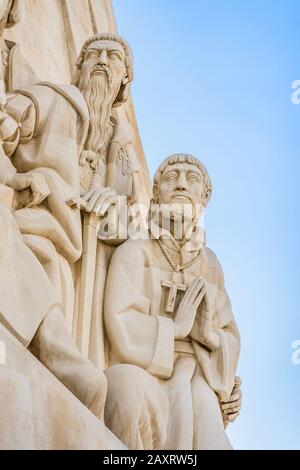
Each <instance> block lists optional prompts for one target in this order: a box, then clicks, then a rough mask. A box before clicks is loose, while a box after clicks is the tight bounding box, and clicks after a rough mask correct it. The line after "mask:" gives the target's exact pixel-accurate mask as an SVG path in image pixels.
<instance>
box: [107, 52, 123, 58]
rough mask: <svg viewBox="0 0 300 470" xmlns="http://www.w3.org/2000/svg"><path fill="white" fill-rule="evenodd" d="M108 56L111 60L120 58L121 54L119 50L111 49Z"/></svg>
mask: <svg viewBox="0 0 300 470" xmlns="http://www.w3.org/2000/svg"><path fill="white" fill-rule="evenodd" d="M109 58H110V59H112V60H121V59H122V57H121V54H120V53H119V52H116V51H113V52H110V53H109Z"/></svg>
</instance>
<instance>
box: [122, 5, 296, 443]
mask: <svg viewBox="0 0 300 470" xmlns="http://www.w3.org/2000/svg"><path fill="white" fill-rule="evenodd" d="M113 4H114V8H115V13H116V17H117V24H118V28H119V32H120V34H121V35H123V36H124V37H125V38H126V39H127V40H128V41H129V43H130V44H131V45H132V48H133V51H134V57H135V82H134V84H133V99H134V103H135V109H136V115H137V120H138V125H139V130H140V134H141V138H142V142H143V145H144V150H145V154H146V157H147V161H148V164H149V169H150V172H151V175H153V173H154V171H155V169H156V167H157V166H158V164H159V162H160V161H161V160H162V159H163V158H164V157H166V156H168V155H169V154H171V153H174V152H187V153H194V154H195V155H197V156H198V157H199V158H200V159H201V160H202V161H203V162H204V163H205V165H206V167H207V169H208V170H209V173H210V175H211V178H212V181H213V186H214V190H213V196H212V199H211V202H210V204H209V206H208V208H207V210H206V216H205V228H206V234H207V245H208V246H209V247H210V248H211V249H212V250H213V251H215V253H216V254H217V256H218V257H219V259H220V261H221V263H222V266H223V270H224V274H225V281H226V286H227V290H228V293H229V295H230V297H231V300H232V304H233V309H234V313H235V317H236V319H237V322H238V325H239V328H240V331H241V338H242V351H241V358H240V362H239V368H238V372H239V375H240V376H241V378H242V380H243V393H244V400H243V408H242V412H241V415H240V417H239V418H238V419H237V421H236V422H235V423H234V424H233V425H231V426H230V427H229V431H228V432H229V435H230V438H231V441H232V444H233V446H234V447H235V448H236V449H264V448H266V449H300V364H299V365H294V364H293V363H292V361H291V354H292V349H291V343H292V342H293V341H294V340H295V339H300V288H299V283H300V248H299V247H300V222H299V214H300V210H299V209H300V207H299V206H300V185H299V179H300V158H299V153H300V105H295V104H293V103H292V101H291V94H292V89H291V83H292V81H294V80H296V79H300V27H299V24H300V2H299V0H295V1H293V0H280V1H279V0H272V1H271V0H263V1H262V0H251V1H250V0H248V1H247V0H226V1H225V0H217V1H215V0H206V1H203V0H113Z"/></svg>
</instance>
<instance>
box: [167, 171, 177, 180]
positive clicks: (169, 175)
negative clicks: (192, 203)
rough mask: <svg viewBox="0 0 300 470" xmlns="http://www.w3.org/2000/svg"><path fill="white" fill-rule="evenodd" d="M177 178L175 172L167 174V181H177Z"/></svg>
mask: <svg viewBox="0 0 300 470" xmlns="http://www.w3.org/2000/svg"><path fill="white" fill-rule="evenodd" d="M176 179H177V174H176V173H174V172H172V173H168V174H167V175H166V180H167V181H176Z"/></svg>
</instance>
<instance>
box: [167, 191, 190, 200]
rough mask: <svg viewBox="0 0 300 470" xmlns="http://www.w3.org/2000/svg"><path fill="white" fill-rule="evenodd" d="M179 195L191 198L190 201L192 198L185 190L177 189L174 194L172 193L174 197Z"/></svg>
mask: <svg viewBox="0 0 300 470" xmlns="http://www.w3.org/2000/svg"><path fill="white" fill-rule="evenodd" d="M177 196H181V197H184V198H186V199H189V200H190V201H191V200H192V198H191V196H190V195H189V194H188V193H186V192H184V191H175V192H174V193H173V194H172V199H173V198H175V197H177Z"/></svg>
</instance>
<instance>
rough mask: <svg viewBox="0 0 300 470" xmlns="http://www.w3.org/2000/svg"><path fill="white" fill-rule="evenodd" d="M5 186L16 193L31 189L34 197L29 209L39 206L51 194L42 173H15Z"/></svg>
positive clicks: (28, 205)
mask: <svg viewBox="0 0 300 470" xmlns="http://www.w3.org/2000/svg"><path fill="white" fill-rule="evenodd" d="M5 184H6V185H7V186H9V187H10V188H12V189H14V190H16V191H22V190H23V189H26V188H30V189H31V191H32V197H31V199H30V201H29V203H28V204H27V207H33V206H38V205H39V204H40V203H41V202H42V201H43V200H44V199H46V197H47V196H49V194H50V189H49V186H48V184H47V182H46V180H45V177H44V175H42V174H41V173H30V172H28V173H13V174H11V175H10V176H9V177H8V178H7V179H6V181H5Z"/></svg>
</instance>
